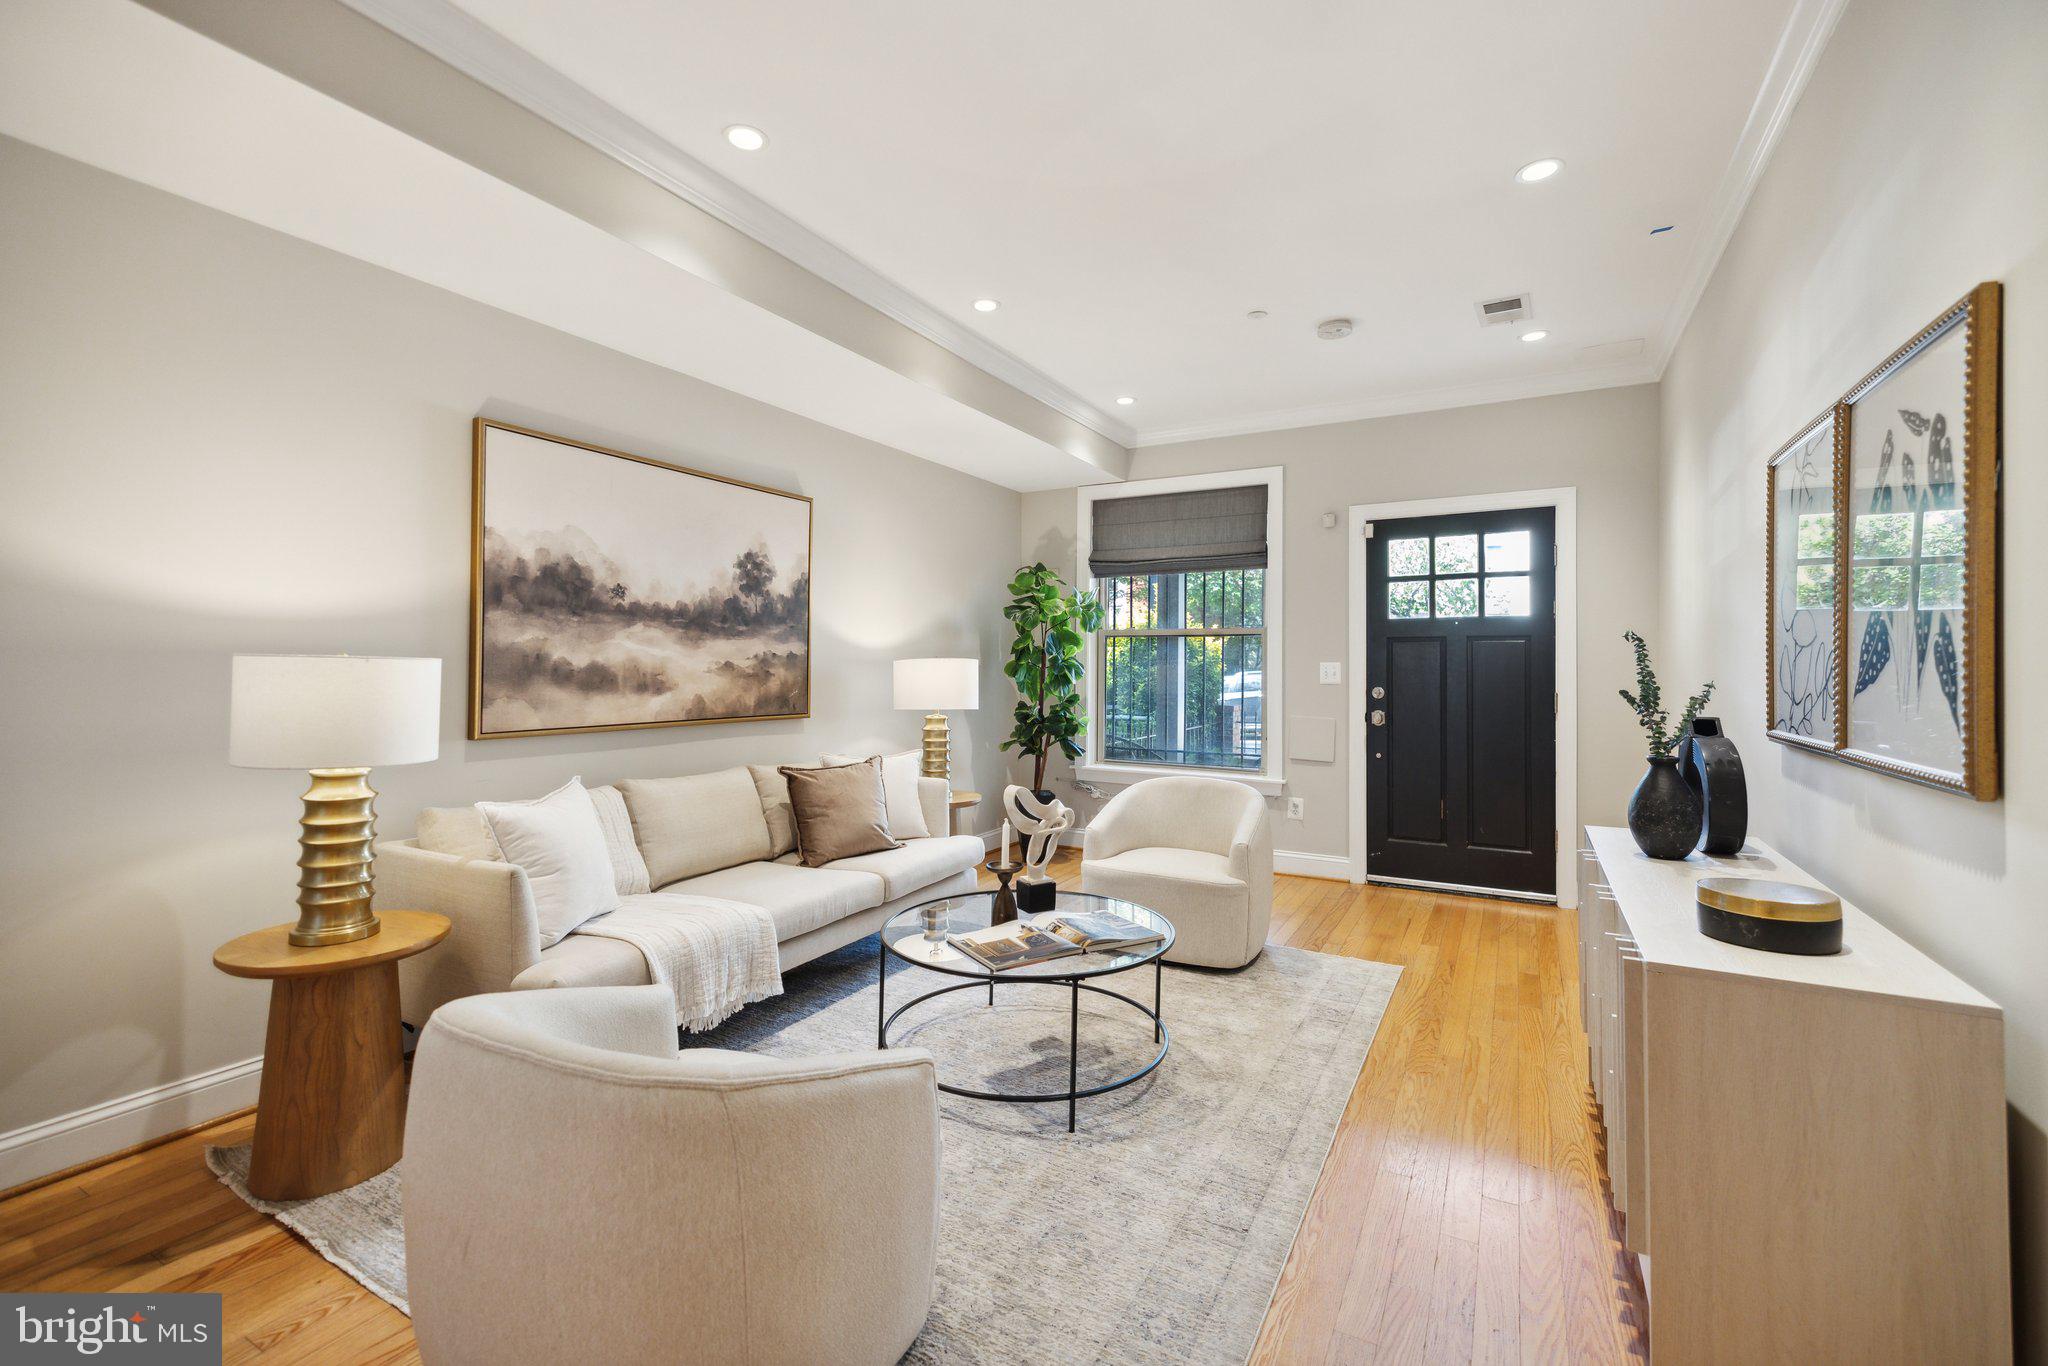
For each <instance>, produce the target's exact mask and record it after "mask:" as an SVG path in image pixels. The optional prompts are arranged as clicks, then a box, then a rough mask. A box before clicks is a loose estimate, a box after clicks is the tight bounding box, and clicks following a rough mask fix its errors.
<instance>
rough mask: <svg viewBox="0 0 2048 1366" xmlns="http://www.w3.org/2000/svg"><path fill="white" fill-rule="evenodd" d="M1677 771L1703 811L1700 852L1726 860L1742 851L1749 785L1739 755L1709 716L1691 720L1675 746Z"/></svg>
mask: <svg viewBox="0 0 2048 1366" xmlns="http://www.w3.org/2000/svg"><path fill="white" fill-rule="evenodd" d="M1678 749H1679V756H1680V758H1679V765H1678V768H1679V772H1680V773H1682V774H1684V776H1685V785H1686V786H1687V787H1690V788H1691V789H1692V790H1693V791H1694V792H1697V793H1699V796H1700V805H1701V806H1702V807H1703V808H1704V825H1703V829H1702V833H1701V838H1700V852H1701V853H1702V854H1714V855H1718V856H1721V857H1726V856H1727V855H1730V854H1739V853H1741V852H1742V842H1743V840H1745V839H1746V838H1748V836H1749V786H1748V784H1747V783H1745V782H1744V781H1743V777H1742V756H1741V755H1740V754H1738V753H1736V752H1735V742H1734V741H1733V740H1730V739H1729V738H1728V737H1727V736H1726V735H1725V734H1723V733H1722V731H1721V723H1720V722H1719V721H1718V720H1716V719H1715V718H1713V717H1711V716H1699V717H1695V718H1693V723H1692V734H1691V735H1690V736H1688V737H1687V738H1686V739H1685V740H1683V741H1681V742H1680V744H1679V746H1678Z"/></svg>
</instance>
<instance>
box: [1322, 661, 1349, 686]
mask: <svg viewBox="0 0 2048 1366" xmlns="http://www.w3.org/2000/svg"><path fill="white" fill-rule="evenodd" d="M1322 680H1323V682H1325V683H1342V682H1343V681H1344V669H1343V666H1342V665H1338V664H1332V663H1330V662H1329V661H1327V660H1325V661H1324V663H1323V666H1322Z"/></svg>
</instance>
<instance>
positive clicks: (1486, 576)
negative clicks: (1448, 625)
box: [1387, 531, 1529, 621]
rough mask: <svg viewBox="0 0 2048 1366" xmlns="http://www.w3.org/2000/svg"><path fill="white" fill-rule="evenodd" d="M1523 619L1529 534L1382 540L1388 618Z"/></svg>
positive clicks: (1505, 532)
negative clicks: (1483, 616)
mask: <svg viewBox="0 0 2048 1366" xmlns="http://www.w3.org/2000/svg"><path fill="white" fill-rule="evenodd" d="M1482 614H1484V615H1486V616H1489V617H1526V616H1528V615H1529V533H1528V532H1526V531H1489V532H1487V533H1486V534H1485V535H1484V536H1480V535H1476V534H1473V533H1470V532H1467V533H1464V534H1461V535H1452V536H1403V537H1397V538H1395V539H1393V540H1390V541H1388V542H1387V616H1388V617H1389V618H1391V619H1393V620H1396V621H1412V620H1419V619H1422V618H1426V617H1432V616H1433V617H1436V618H1437V619H1438V620H1440V621H1441V620H1452V619H1456V618H1458V617H1476V616H1480V615H1482Z"/></svg>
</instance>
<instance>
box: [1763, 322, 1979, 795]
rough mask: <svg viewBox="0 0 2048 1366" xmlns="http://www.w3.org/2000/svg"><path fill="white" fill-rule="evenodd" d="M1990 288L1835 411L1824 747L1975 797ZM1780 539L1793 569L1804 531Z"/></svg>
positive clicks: (1917, 339)
mask: <svg viewBox="0 0 2048 1366" xmlns="http://www.w3.org/2000/svg"><path fill="white" fill-rule="evenodd" d="M2000 302H2001V300H2000V292H1999V286H1998V285H1996V284H1984V285H1979V286H1978V287H1977V288H1976V289H1974V290H1972V291H1971V292H1970V293H1969V294H1968V295H1966V296H1965V297H1964V298H1962V299H1960V300H1958V301H1957V302H1956V303H1955V304H1954V305H1953V306H1952V307H1950V308H1949V309H1947V310H1945V311H1944V312H1943V313H1942V315H1941V316H1940V317H1938V318H1936V319H1935V320H1934V321H1933V322H1932V323H1930V324H1928V325H1927V326H1926V327H1925V328H1923V329H1921V331H1920V332H1919V333H1918V334H1916V335H1915V336H1914V337H1913V339H1912V340H1911V341H1909V342H1907V343H1906V344H1905V345H1904V346H1902V347H1900V348H1899V349H1898V350H1897V351H1895V352H1894V353H1893V354H1892V355H1891V356H1890V357H1889V358H1888V359H1887V360H1886V361H1885V362H1884V364H1882V365H1880V366H1879V367H1878V368H1877V369H1875V370H1873V371H1872V372H1871V373H1870V374H1869V375H1868V376H1866V377H1865V378H1864V379H1863V381H1862V382H1861V383H1859V384H1858V385H1857V386H1856V387H1855V388H1853V389H1851V390H1850V391H1849V393H1848V394H1847V395H1846V396H1845V397H1844V399H1843V401H1842V402H1841V404H1839V405H1838V406H1837V408H1836V410H1835V415H1834V424H1835V425H1836V426H1837V427H1838V429H1839V436H1838V437H1837V438H1836V440H1835V443H1834V444H1835V449H1836V451H1837V452H1838V453H1839V458H1840V460H1841V463H1842V471H1843V475H1844V478H1843V480H1842V483H1843V486H1844V487H1843V488H1842V490H1841V504H1842V506H1841V509H1840V516H1839V518H1838V519H1837V520H1836V521H1835V523H1834V527H1835V531H1836V534H1835V535H1834V537H1833V545H1832V550H1833V555H1834V578H1833V583H1832V585H1831V586H1832V589H1833V596H1834V601H1835V610H1834V615H1835V617H1836V620H1837V622H1838V623H1839V626H1838V633H1837V641H1836V650H1835V665H1834V667H1835V673H1836V676H1837V682H1838V686H1839V706H1840V708H1841V715H1840V723H1841V725H1840V735H1839V743H1838V744H1837V745H1836V746H1835V752H1836V753H1837V754H1838V755H1839V756H1840V757H1841V758H1842V759H1844V760H1847V761H1848V762H1851V763H1856V764H1861V765H1864V766H1866V767H1869V768H1873V769H1876V770H1879V771H1880V772H1884V773H1888V774H1891V775H1892V776H1894V777H1899V778H1904V779H1907V780H1910V781H1913V782H1919V783H1925V784H1928V785H1930V786H1933V787H1939V788H1944V789H1947V790H1949V791H1953V792H1958V793H1963V794H1965V795H1968V796H1971V797H1975V798H1976V799H1978V800H1980V801H1990V800H1992V799H1994V798H1996V797H1997V795H1998V784H1999V773H1998V763H1999V753H1998V459H1999V450H1998V447H1999V443H1998V414H1999V404H1998V380H1999V306H2000ZM1773 496H1774V498H1775V497H1776V492H1775V488H1774V493H1773ZM1773 512H1774V514H1775V512H1776V508H1775V506H1774V508H1773ZM1809 539H1811V538H1809ZM1794 548H1795V549H1797V550H1800V551H1801V552H1802V553H1801V554H1800V557H1799V558H1800V560H1801V561H1802V563H1801V565H1800V566H1799V567H1800V569H1802V570H1803V569H1805V568H1806V566H1805V564H1804V563H1803V561H1804V560H1805V559H1806V556H1805V555H1804V554H1803V550H1804V549H1807V548H1812V547H1810V546H1807V547H1800V546H1795V547H1794ZM1776 549H1777V547H1776V546H1775V544H1774V547H1773V553H1774V555H1775V553H1776ZM1795 591H1796V590H1795ZM1813 610H1818V608H1817V607H1816V608H1815V609H1813ZM1773 629H1774V634H1775V632H1776V628H1775V627H1774V628H1773ZM1773 645H1774V649H1775V648H1776V647H1777V641H1776V640H1775V638H1774V642H1773ZM1774 658H1775V656H1774ZM1773 674H1774V680H1775V676H1776V665H1775V664H1774V665H1773ZM1805 677H1806V675H1803V674H1799V673H1797V672H1796V671H1795V674H1794V675H1793V677H1792V680H1791V681H1792V682H1793V684H1794V685H1800V684H1801V681H1802V679H1804V678H1805ZM1774 686H1775V682H1774ZM1794 700H1796V699H1794ZM1772 705H1773V711H1774V715H1773V722H1774V730H1773V733H1774V734H1776V733H1777V732H1776V727H1775V723H1776V722H1777V720H1778V719H1779V718H1778V716H1777V715H1776V714H1775V713H1776V711H1777V703H1776V702H1775V701H1774V702H1773V704H1772ZM1789 715H1790V719H1791V720H1792V723H1793V724H1794V725H1796V724H1797V721H1798V713H1797V712H1794V713H1790V714H1789Z"/></svg>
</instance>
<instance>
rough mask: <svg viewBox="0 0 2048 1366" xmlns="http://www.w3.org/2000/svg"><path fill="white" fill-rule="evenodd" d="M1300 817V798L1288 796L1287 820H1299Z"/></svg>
mask: <svg viewBox="0 0 2048 1366" xmlns="http://www.w3.org/2000/svg"><path fill="white" fill-rule="evenodd" d="M1301 818H1302V801H1301V798H1299V797H1289V798H1288V799H1287V819H1288V820H1291V821H1298V820H1300V819H1301Z"/></svg>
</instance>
